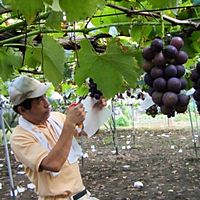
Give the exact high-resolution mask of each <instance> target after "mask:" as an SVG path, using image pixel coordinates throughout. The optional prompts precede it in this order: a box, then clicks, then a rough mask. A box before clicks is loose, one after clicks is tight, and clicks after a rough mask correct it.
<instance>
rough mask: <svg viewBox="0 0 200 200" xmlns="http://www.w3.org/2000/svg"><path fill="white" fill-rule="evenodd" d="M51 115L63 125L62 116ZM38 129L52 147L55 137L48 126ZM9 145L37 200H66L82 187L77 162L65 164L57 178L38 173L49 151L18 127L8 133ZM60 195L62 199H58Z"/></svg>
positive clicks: (49, 174)
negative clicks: (22, 167)
mask: <svg viewBox="0 0 200 200" xmlns="http://www.w3.org/2000/svg"><path fill="white" fill-rule="evenodd" d="M52 115H53V116H54V117H55V118H56V119H57V121H59V122H60V123H64V120H65V115H64V114H62V113H58V112H53V113H52ZM37 127H38V128H39V129H40V131H41V132H42V133H43V134H44V135H45V137H46V139H47V141H48V143H49V144H50V145H51V146H52V147H53V146H54V145H55V144H56V141H57V138H56V135H55V134H54V132H53V129H52V127H51V126H50V124H47V126H45V125H42V126H41V125H40V126H37ZM10 142H11V148H12V151H13V152H14V155H15V157H16V159H17V160H18V161H19V162H21V163H22V164H23V166H24V168H25V173H26V175H27V176H28V178H29V179H30V181H31V182H32V183H33V184H34V185H35V186H36V189H35V190H36V192H37V194H38V195H39V199H41V200H50V199H52V200H53V199H56V200H58V199H68V198H67V197H66V196H69V195H71V194H76V193H78V192H80V191H82V190H83V189H84V188H85V187H84V185H83V182H82V178H81V174H80V170H79V166H78V163H77V162H76V163H73V164H69V162H68V161H66V162H65V164H64V165H63V167H62V169H61V170H60V172H59V174H58V175H57V176H52V175H51V173H49V172H48V171H41V172H39V166H40V163H41V161H42V160H43V159H44V158H45V157H46V156H47V154H48V150H47V149H45V148H44V147H43V146H42V145H41V144H40V142H39V141H38V140H37V139H36V138H35V137H34V135H33V134H32V133H30V132H27V131H26V130H24V129H23V128H22V127H20V126H19V125H18V126H17V127H16V128H15V129H14V131H13V133H12V134H11V138H10ZM58 156H59V155H58ZM62 195H63V196H65V198H61V197H60V196H62ZM55 196H58V197H55Z"/></svg>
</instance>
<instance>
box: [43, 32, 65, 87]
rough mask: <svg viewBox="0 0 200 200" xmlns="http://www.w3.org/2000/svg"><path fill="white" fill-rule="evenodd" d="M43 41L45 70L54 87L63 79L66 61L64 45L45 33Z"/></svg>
mask: <svg viewBox="0 0 200 200" xmlns="http://www.w3.org/2000/svg"><path fill="white" fill-rule="evenodd" d="M42 43H43V48H42V49H43V59H44V60H43V70H44V74H45V76H46V77H47V79H48V80H50V81H51V82H52V83H53V85H54V87H57V86H58V84H59V83H60V82H61V81H62V80H63V75H64V64H65V61H66V57H65V52H64V49H63V47H61V45H60V44H59V43H58V42H57V41H56V40H55V39H53V38H52V37H50V36H48V35H44V36H43V39H42Z"/></svg>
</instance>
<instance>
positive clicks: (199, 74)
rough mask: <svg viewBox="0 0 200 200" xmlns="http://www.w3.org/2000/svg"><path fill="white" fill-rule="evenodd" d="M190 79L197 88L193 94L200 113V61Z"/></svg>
mask: <svg viewBox="0 0 200 200" xmlns="http://www.w3.org/2000/svg"><path fill="white" fill-rule="evenodd" d="M190 79H191V81H192V83H193V85H192V86H193V88H194V89H195V91H194V93H193V95H192V96H193V98H194V100H195V102H196V106H197V111H198V113H199V114H200V62H198V63H197V64H196V67H195V68H194V69H193V70H192V71H191V75H190Z"/></svg>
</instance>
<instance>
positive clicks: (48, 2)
mask: <svg viewBox="0 0 200 200" xmlns="http://www.w3.org/2000/svg"><path fill="white" fill-rule="evenodd" d="M43 1H44V2H45V3H47V4H49V5H52V3H53V0H43Z"/></svg>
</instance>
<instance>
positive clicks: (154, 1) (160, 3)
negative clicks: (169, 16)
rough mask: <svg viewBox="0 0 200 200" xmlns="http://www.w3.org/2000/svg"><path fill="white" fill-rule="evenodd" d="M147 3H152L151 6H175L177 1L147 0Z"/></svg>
mask: <svg viewBox="0 0 200 200" xmlns="http://www.w3.org/2000/svg"><path fill="white" fill-rule="evenodd" d="M148 3H149V4H151V5H152V8H169V7H176V4H177V1H176V0H168V1H161V0H148Z"/></svg>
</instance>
